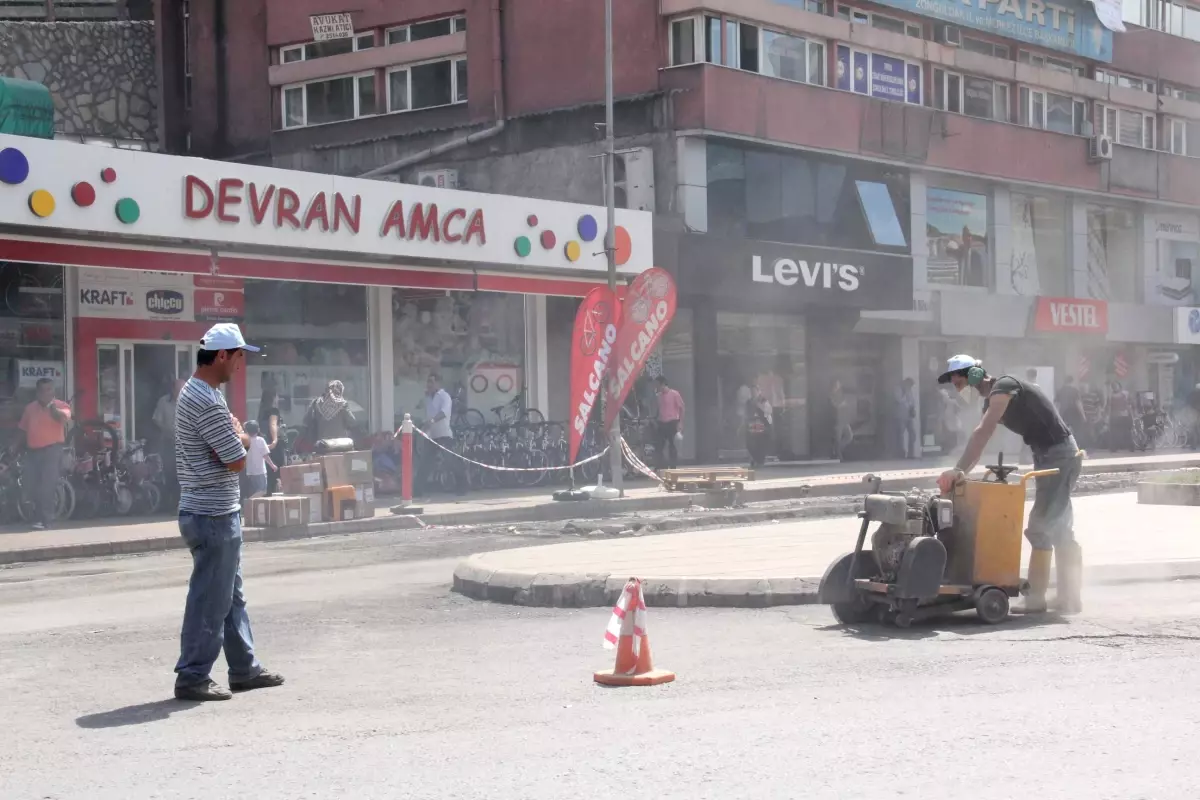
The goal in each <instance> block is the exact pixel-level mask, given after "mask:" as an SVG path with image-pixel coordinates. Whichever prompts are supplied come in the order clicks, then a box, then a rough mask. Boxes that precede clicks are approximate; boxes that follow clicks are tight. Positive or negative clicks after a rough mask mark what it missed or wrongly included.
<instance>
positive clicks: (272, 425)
mask: <svg viewBox="0 0 1200 800" xmlns="http://www.w3.org/2000/svg"><path fill="white" fill-rule="evenodd" d="M258 429H259V431H260V432H261V434H262V437H263V439H264V440H266V442H267V448H268V449H269V450H270V451H271V452H270V455H271V461H272V462H273V463H275V464H277V465H279V466H281V467H282V466H286V465H287V459H286V458H285V457H284V456H285V450H286V448H287V442H281V441H280V440H279V393H278V392H276V391H275V390H274V389H264V390H263V395H262V402H260V403H259V404H258ZM278 487H279V471H278V470H267V495H268V496H269V495H273V494H275V490H276V489H277V488H278Z"/></svg>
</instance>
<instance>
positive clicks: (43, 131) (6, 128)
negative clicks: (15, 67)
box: [0, 78, 54, 139]
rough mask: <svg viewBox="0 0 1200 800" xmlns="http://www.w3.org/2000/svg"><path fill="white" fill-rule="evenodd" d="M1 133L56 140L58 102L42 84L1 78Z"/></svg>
mask: <svg viewBox="0 0 1200 800" xmlns="http://www.w3.org/2000/svg"><path fill="white" fill-rule="evenodd" d="M0 133H11V134H13V135H15V136H36V137H37V138H39V139H53V138H54V100H53V98H51V97H50V90H49V89H47V88H46V87H45V86H42V85H41V84H40V83H34V82H33V81H23V80H20V79H18V78H0Z"/></svg>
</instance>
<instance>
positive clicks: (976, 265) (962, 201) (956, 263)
mask: <svg viewBox="0 0 1200 800" xmlns="http://www.w3.org/2000/svg"><path fill="white" fill-rule="evenodd" d="M925 222H926V225H925V230H926V247H927V249H928V253H929V255H928V260H927V262H926V264H927V266H926V270H927V272H926V278H927V281H928V282H929V283H930V284H934V285H940V286H977V287H985V286H987V285H988V283H989V281H988V272H989V267H990V265H991V247H990V245H991V239H990V237H989V236H988V198H987V195H984V194H975V193H973V192H960V191H957V190H954V189H940V188H936V187H933V186H930V187H929V188H928V189H926V191H925Z"/></svg>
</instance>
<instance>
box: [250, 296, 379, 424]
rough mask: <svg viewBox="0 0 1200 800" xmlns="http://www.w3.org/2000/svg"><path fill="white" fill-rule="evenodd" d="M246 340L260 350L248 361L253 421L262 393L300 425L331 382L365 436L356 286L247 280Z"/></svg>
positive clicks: (361, 301) (366, 390) (364, 366)
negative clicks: (341, 388) (343, 392)
mask: <svg viewBox="0 0 1200 800" xmlns="http://www.w3.org/2000/svg"><path fill="white" fill-rule="evenodd" d="M245 293H246V298H245V303H246V312H245V314H246V318H245V324H244V325H243V328H244V329H245V330H246V336H247V338H250V339H252V341H253V342H254V343H255V344H258V345H260V346H261V347H262V348H263V351H262V354H261V356H260V357H257V358H254V359H251V360H249V361H247V362H246V381H247V388H246V392H247V394H246V401H247V412H248V417H249V418H250V419H257V418H258V413H259V408H260V405H261V400H262V397H263V394H264V392H269V391H273V392H275V393H276V394H277V402H278V408H279V410H280V418H281V419H282V420H283V421H284V422H285V423H287V424H288V425H289V426H293V427H298V426H301V425H302V424H303V422H304V415H305V413H306V412H307V410H308V407H309V405H310V404H311V403H312V401H313V400H314V399H315V398H317V397H320V396H321V394H322V393H323V392H324V391H325V387H326V386H327V385H328V384H329V382H330V381H333V380H338V381H341V382H342V384H343V385H344V386H345V387H346V399H347V400H349V401H350V404H351V405H350V410H351V413H353V414H354V416H355V419H356V423H357V424H358V425H359V426H360V428H361V429H362V430H363V431H367V430H369V424H370V417H369V411H370V396H371V391H370V382H369V376H370V370H369V368H368V361H367V352H368V346H367V338H368V332H367V322H366V320H367V293H366V289H364V288H363V287H361V286H346V285H341V284H338V285H332V284H316V283H297V282H285V281H265V280H247V281H246V283H245Z"/></svg>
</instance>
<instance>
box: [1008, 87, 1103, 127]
mask: <svg viewBox="0 0 1200 800" xmlns="http://www.w3.org/2000/svg"><path fill="white" fill-rule="evenodd" d="M1019 105H1020V109H1019V112H1020V117H1019V119H1018V121H1019V122H1020V123H1021V124H1022V125H1025V126H1027V127H1030V128H1040V129H1041V130H1046V131H1054V132H1056V133H1069V134H1074V135H1075V136H1082V135H1083V134H1084V127H1085V125H1086V124H1087V102H1086V101H1085V100H1080V99H1078V98H1075V97H1071V96H1070V95H1065V94H1058V93H1057V92H1048V91H1045V90H1044V89H1032V88H1030V87H1028V86H1022V87H1021V91H1020V95H1019Z"/></svg>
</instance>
